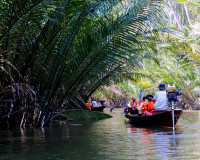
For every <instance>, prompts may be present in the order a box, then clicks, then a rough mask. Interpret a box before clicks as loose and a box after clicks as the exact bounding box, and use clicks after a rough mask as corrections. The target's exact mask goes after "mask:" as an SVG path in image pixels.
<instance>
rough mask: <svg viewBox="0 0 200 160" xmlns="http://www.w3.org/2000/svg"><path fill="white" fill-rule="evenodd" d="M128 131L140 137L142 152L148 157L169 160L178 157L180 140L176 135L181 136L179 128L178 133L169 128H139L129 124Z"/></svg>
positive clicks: (127, 125)
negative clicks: (177, 148)
mask: <svg viewBox="0 0 200 160" xmlns="http://www.w3.org/2000/svg"><path fill="white" fill-rule="evenodd" d="M126 130H127V133H129V134H138V135H139V136H138V138H139V139H140V142H141V146H142V150H141V151H142V153H143V154H144V155H145V156H147V157H149V156H151V157H154V158H156V159H157V158H158V159H166V160H167V159H171V158H172V157H173V156H177V155H178V153H177V151H176V147H177V146H178V145H179V139H178V138H177V137H176V134H181V132H180V130H179V129H178V128H177V129H176V131H173V130H172V129H169V128H139V127H138V126H134V125H133V124H129V123H128V124H126Z"/></svg>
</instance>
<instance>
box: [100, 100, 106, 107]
mask: <svg viewBox="0 0 200 160" xmlns="http://www.w3.org/2000/svg"><path fill="white" fill-rule="evenodd" d="M99 102H100V104H101V106H104V105H105V104H104V103H105V100H104V99H103V98H101V99H100V101H99Z"/></svg>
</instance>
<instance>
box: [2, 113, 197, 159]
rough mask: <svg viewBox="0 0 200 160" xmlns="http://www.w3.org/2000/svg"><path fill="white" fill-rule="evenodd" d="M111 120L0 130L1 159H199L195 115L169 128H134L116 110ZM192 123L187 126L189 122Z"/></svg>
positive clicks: (188, 114)
mask: <svg viewBox="0 0 200 160" xmlns="http://www.w3.org/2000/svg"><path fill="white" fill-rule="evenodd" d="M112 115H113V118H110V119H105V120H100V121H95V122H87V123H81V122H78V123H79V124H81V125H78V124H75V125H66V126H63V127H57V128H54V127H52V128H44V129H25V130H20V129H12V130H9V131H2V130H0V159H1V160H11V159H13V160H18V159H20V160H44V159H49V160H68V159H71V160H76V159H77V160H79V159H80V160H88V159H92V160H93V159H98V160H105V159H108V160H118V159H162V160H163V159H164V160H168V159H169V160H171V159H187V160H188V159H200V112H188V111H187V112H184V114H183V116H184V117H186V118H187V119H189V120H190V121H188V120H186V118H181V119H180V121H179V123H178V128H176V132H175V134H173V132H172V129H169V128H137V127H134V126H133V125H131V124H129V123H127V122H125V118H124V116H123V114H122V110H119V109H118V110H117V109H114V110H113V113H112ZM191 121H192V122H191Z"/></svg>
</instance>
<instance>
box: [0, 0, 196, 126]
mask: <svg viewBox="0 0 200 160" xmlns="http://www.w3.org/2000/svg"><path fill="white" fill-rule="evenodd" d="M169 2H170V1H169ZM193 3H195V2H190V3H189V4H193ZM170 4H171V3H169V5H170ZM171 5H174V6H176V5H178V6H179V8H178V9H179V10H178V9H177V10H175V9H174V10H173V12H172V13H173V15H176V16H177V17H181V20H183V21H181V23H179V21H178V20H179V19H178V18H177V17H176V16H173V17H175V18H172V19H171V20H174V19H175V21H176V22H175V24H177V29H176V32H175V27H174V28H173V30H174V31H172V28H171V27H173V26H170V25H171V24H172V21H171V22H169V21H168V23H167V24H168V26H169V28H171V30H169V29H166V22H167V21H166V19H167V18H166V16H165V14H164V13H163V12H162V11H161V10H160V9H161V8H163V7H164V6H165V7H166V10H168V9H169V7H168V5H166V3H165V2H164V1H161V0H140V1H135V0H115V1H113V0H96V1H95V0H87V1H84V0H70V1H66V0H57V1H47V0H20V1H13V0H6V1H1V2H0V77H1V78H0V117H1V122H0V126H4V127H5V126H6V127H8V126H9V125H13V126H19V125H20V126H21V127H26V126H47V125H48V124H49V122H50V121H51V120H52V117H53V116H54V114H55V112H57V111H59V110H63V109H70V108H78V107H79V108H80V107H83V105H84V102H85V101H87V100H88V99H89V98H90V97H91V96H92V95H98V93H97V92H98V91H97V92H96V93H95V91H96V90H97V89H99V88H101V89H103V90H106V87H105V86H111V85H112V84H115V85H117V86H119V88H120V87H121V90H120V92H123V93H122V94H126V95H129V94H130V93H132V94H136V92H138V91H137V89H135V91H136V92H135V93H133V92H132V90H131V91H130V92H127V93H124V92H126V91H127V90H126V89H124V87H125V88H127V87H128V86H127V85H130V83H132V85H131V87H133V86H135V88H136V87H138V88H139V85H140V84H143V87H144V88H145V89H147V90H148V89H149V90H150V91H152V89H151V87H152V86H153V85H154V84H157V83H158V82H161V81H164V82H166V83H168V82H173V83H175V84H176V85H177V86H178V87H179V88H185V89H186V90H187V92H185V94H184V96H185V97H186V98H191V99H190V100H194V101H195V102H196V100H195V99H192V98H195V96H194V94H193V90H194V89H195V87H196V86H198V84H199V83H198V75H199V74H198V72H199V71H198V63H199V59H198V55H197V52H198V49H196V50H193V49H194V48H192V47H193V44H194V43H195V44H196V45H197V46H198V36H195V38H196V39H197V41H195V40H196V39H194V37H190V36H191V34H189V33H190V32H191V30H192V28H191V27H186V26H188V25H189V24H192V23H193V22H192V21H189V18H188V15H187V14H186V10H185V12H184V13H185V14H184V15H182V14H183V12H180V13H179V11H181V7H180V6H184V5H185V6H186V2H184V4H181V3H180V4H171ZM191 7H194V5H193V6H191ZM171 8H172V7H171ZM186 8H187V7H186ZM195 8H196V11H199V8H198V7H196V5H195ZM191 10H194V9H193V8H192V9H191ZM175 11H176V12H175ZM178 15H181V16H178ZM194 15H196V14H194ZM194 15H193V17H192V18H193V20H195V19H197V17H195V16H194ZM168 16H170V15H168ZM182 17H186V18H187V19H186V20H185V19H184V18H182ZM164 25H165V26H164ZM168 26H167V27H168ZM185 28H186V29H185ZM195 35H196V34H195ZM177 39H178V41H177ZM177 46H180V47H177ZM180 52H181V54H179V53H180ZM188 55H191V56H188ZM164 56H165V57H166V58H163V57H164ZM193 57H195V58H196V59H194V58H193ZM164 61H167V62H164ZM161 62H164V63H161ZM191 64H192V65H191ZM174 65H175V66H176V67H177V69H176V70H174ZM184 67H185V68H184ZM174 72H176V73H175V74H176V75H177V76H174ZM161 73H162V74H161ZM178 73H179V74H178ZM188 75H191V76H188ZM176 77H177V78H176ZM180 77H181V78H182V79H181V78H180ZM186 78H188V79H187V81H186ZM194 78H195V80H194ZM189 80H190V81H189ZM188 81H189V82H188ZM145 82H147V83H148V84H149V85H148V87H147V86H145V85H144V84H145ZM183 82H184V83H183ZM147 83H146V84H147ZM188 83H192V84H193V85H194V86H193V87H191V85H190V84H188ZM123 86H124V87H123ZM186 86H187V87H186ZM138 90H139V89H138ZM104 93H105V92H104ZM99 95H100V94H99ZM104 95H105V94H104ZM101 96H102V94H101ZM192 102H193V101H192Z"/></svg>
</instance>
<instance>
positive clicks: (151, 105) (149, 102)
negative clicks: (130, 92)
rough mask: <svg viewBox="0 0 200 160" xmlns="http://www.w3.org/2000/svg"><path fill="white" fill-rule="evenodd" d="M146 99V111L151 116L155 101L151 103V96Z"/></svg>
mask: <svg viewBox="0 0 200 160" xmlns="http://www.w3.org/2000/svg"><path fill="white" fill-rule="evenodd" d="M146 97H147V98H148V105H147V111H148V112H149V113H151V114H153V105H154V104H155V100H154V101H153V95H147V96H146Z"/></svg>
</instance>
